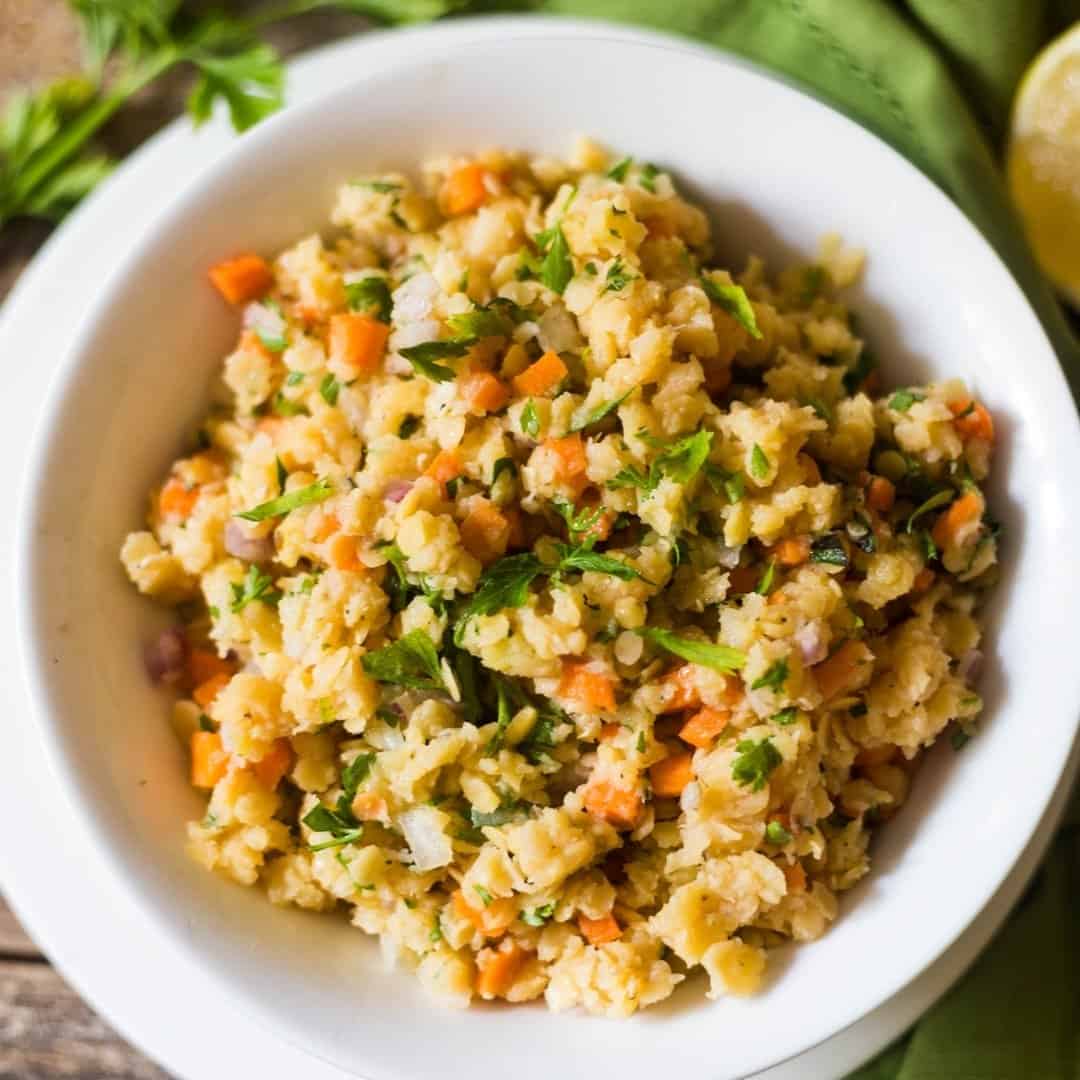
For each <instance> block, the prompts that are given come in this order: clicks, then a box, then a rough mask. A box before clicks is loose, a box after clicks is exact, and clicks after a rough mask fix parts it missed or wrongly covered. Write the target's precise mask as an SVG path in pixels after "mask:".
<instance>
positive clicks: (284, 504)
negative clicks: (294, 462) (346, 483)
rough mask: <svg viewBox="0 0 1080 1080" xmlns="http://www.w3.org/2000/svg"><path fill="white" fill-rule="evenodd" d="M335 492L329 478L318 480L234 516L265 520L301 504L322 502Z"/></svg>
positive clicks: (251, 519) (246, 519)
mask: <svg viewBox="0 0 1080 1080" xmlns="http://www.w3.org/2000/svg"><path fill="white" fill-rule="evenodd" d="M333 494H334V486H333V484H332V483H331V481H330V480H329V479H327V478H325V477H324V478H323V479H322V480H316V481H315V483H314V484H308V485H307V487H302V488H297V489H296V490H295V491H290V492H288V493H286V494H285V495H279V496H278V497H277V498H276V499H271V500H270V501H269V502H264V503H260V504H259V505H258V506H255V507H252V509H250V510H245V511H243V512H242V513H239V514H234V515H233V516H234V517H238V518H243V519H244V520H245V521H265V520H266V519H267V518H272V517H280V516H281V515H282V514H287V513H289V511H290V510H296V509H297V508H298V507H301V506H309V505H311V504H312V503H319V502H322V501H323V500H324V499H328V498H329V497H330V496H331V495H333Z"/></svg>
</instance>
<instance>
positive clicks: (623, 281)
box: [604, 259, 637, 292]
mask: <svg viewBox="0 0 1080 1080" xmlns="http://www.w3.org/2000/svg"><path fill="white" fill-rule="evenodd" d="M636 278H637V274H630V273H627V271H626V267H625V266H623V262H622V259H616V260H615V261H614V262H613V263H612V264H611V266H609V267H608V272H607V275H606V276H605V278H604V281H605V282H606V284H605V285H604V292H622V290H623V289H625V288H626V286H627V285H629V284H630V282H631V281H634V280H635V279H636Z"/></svg>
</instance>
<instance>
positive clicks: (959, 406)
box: [949, 398, 994, 442]
mask: <svg viewBox="0 0 1080 1080" xmlns="http://www.w3.org/2000/svg"><path fill="white" fill-rule="evenodd" d="M949 411H950V412H951V413H952V414H953V416H954V417H955V419H954V420H953V427H954V428H956V431H957V434H958V435H959V436H960V438H962V439H985V440H986V441H987V442H993V441H994V418H993V417H992V416H991V415H990V413H989V411H988V410H987V408H986V406H985V405H983V404H982V402H981V401H975V400H974V399H973V398H962V399H961V400H960V401H950V402H949Z"/></svg>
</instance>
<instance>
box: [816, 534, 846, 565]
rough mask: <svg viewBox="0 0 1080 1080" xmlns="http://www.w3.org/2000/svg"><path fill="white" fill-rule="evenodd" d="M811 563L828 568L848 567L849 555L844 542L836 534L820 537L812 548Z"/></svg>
mask: <svg viewBox="0 0 1080 1080" xmlns="http://www.w3.org/2000/svg"><path fill="white" fill-rule="evenodd" d="M810 561H811V562H816V563H824V564H825V565H826V566H847V564H848V553H847V548H845V547H844V544H843V541H842V540H841V539H840V537H839V536H837V535H835V534H834V533H829V535H828V536H822V537H819V538H818V539H817V540H815V541H814V542H813V544H812V545H811V546H810Z"/></svg>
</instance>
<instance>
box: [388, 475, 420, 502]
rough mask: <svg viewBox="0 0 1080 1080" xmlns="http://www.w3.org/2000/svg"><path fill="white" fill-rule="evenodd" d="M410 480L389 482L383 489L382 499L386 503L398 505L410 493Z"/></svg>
mask: <svg viewBox="0 0 1080 1080" xmlns="http://www.w3.org/2000/svg"><path fill="white" fill-rule="evenodd" d="M412 486H413V482H412V481H411V480H391V481H390V483H389V484H387V485H386V487H385V488H384V489H383V498H384V499H386V501H387V502H392V503H399V502H401V500H402V499H404V498H405V496H406V495H408V494H409V492H410V491H412Z"/></svg>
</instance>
